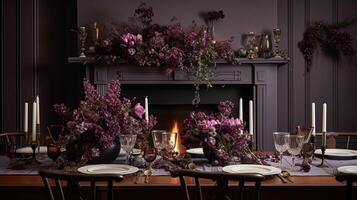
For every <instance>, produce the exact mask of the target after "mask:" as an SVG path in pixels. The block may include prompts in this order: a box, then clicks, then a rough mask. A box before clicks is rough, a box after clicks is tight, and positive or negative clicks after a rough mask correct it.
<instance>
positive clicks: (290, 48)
mask: <svg viewBox="0 0 357 200" xmlns="http://www.w3.org/2000/svg"><path fill="white" fill-rule="evenodd" d="M293 4H294V1H293V0H288V52H289V57H290V59H291V60H292V61H294V53H293V52H294V47H295V45H294V23H293V22H294V5H293ZM288 113H289V115H288V118H289V120H288V130H293V128H294V124H295V123H294V62H289V65H288Z"/></svg>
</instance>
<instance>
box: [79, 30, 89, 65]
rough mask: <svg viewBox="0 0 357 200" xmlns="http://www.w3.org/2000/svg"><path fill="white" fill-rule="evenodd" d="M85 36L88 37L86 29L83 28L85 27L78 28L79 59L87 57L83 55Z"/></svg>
mask: <svg viewBox="0 0 357 200" xmlns="http://www.w3.org/2000/svg"><path fill="white" fill-rule="evenodd" d="M87 36H88V33H87V27H85V26H81V27H79V30H78V37H79V43H80V53H79V57H80V58H85V57H87V56H86V54H85V51H86V40H87Z"/></svg>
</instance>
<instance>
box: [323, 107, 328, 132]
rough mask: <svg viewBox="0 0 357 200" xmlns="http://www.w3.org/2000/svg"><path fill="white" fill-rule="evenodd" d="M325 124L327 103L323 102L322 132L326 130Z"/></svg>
mask: <svg viewBox="0 0 357 200" xmlns="http://www.w3.org/2000/svg"><path fill="white" fill-rule="evenodd" d="M326 124H327V104H326V103H324V104H323V105H322V132H326Z"/></svg>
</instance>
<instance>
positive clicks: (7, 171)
mask: <svg viewBox="0 0 357 200" xmlns="http://www.w3.org/2000/svg"><path fill="white" fill-rule="evenodd" d="M42 157H43V158H42V159H43V160H41V161H42V164H41V165H25V166H22V167H16V168H9V162H10V160H9V158H7V157H6V156H0V199H26V200H30V199H36V200H39V199H48V197H47V193H46V190H45V187H44V184H43V182H42V179H41V177H40V176H39V175H38V170H39V168H40V167H53V166H54V165H53V161H52V160H50V159H49V158H48V157H46V156H45V155H43V156H42ZM120 162H122V158H119V157H118V159H117V160H116V161H115V162H114V163H120ZM320 162H321V160H320V159H319V158H317V157H315V158H314V159H313V161H312V164H311V169H310V171H308V172H304V171H302V170H295V171H290V176H289V177H287V178H284V177H278V176H269V177H267V178H266V179H265V180H264V181H263V182H262V185H261V199H262V200H265V199H288V200H295V199H296V200H309V199H311V200H317V199H323V200H329V199H331V200H332V199H342V198H344V195H345V184H344V183H341V182H338V181H336V180H335V176H334V174H335V173H336V169H337V167H339V166H345V165H357V160H356V159H353V160H329V159H326V160H325V166H324V167H322V168H321V167H317V165H318V164H319V163H320ZM267 163H268V164H269V165H271V166H276V167H279V168H283V169H289V167H291V158H290V156H283V159H282V162H270V161H267ZM297 163H299V161H298V162H297ZM197 169H198V170H203V171H222V166H214V165H210V164H204V165H197ZM76 173H78V172H76ZM186 181H187V183H188V186H189V187H192V191H193V189H194V188H193V187H194V179H190V178H187V180H186ZM201 186H202V187H203V193H204V195H205V196H207V197H212V195H214V186H215V183H214V182H213V181H211V180H202V181H201ZM236 186H237V183H235V182H230V183H229V189H230V190H229V193H234V192H235V190H236ZM86 190H88V191H89V190H90V183H81V191H84V192H83V194H85V191H86ZM244 193H245V194H246V197H247V198H249V196H251V195H252V194H253V183H247V184H246V187H245V191H244ZM105 195H106V193H105V183H98V184H97V199H102V198H103V199H105V197H106V196H105ZM114 197H115V199H130V200H134V199H155V200H161V199H162V200H164V199H165V200H167V199H170V200H176V199H177V200H182V199H184V192H183V191H182V190H181V188H180V181H179V179H178V178H172V177H171V176H170V172H169V171H167V170H165V169H155V168H154V169H153V171H152V176H151V177H150V178H149V182H148V183H146V182H145V176H143V174H140V173H135V174H130V175H125V176H124V180H123V181H122V182H118V183H114Z"/></svg>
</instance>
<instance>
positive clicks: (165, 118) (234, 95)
mask: <svg viewBox="0 0 357 200" xmlns="http://www.w3.org/2000/svg"><path fill="white" fill-rule="evenodd" d="M193 92H194V88H193V85H190V84H186V85H182V84H180V85H175V84H170V85H162V84H147V85H145V84H123V85H122V96H124V97H127V98H130V99H133V98H135V99H136V101H137V102H140V103H141V104H142V105H144V99H145V97H146V96H148V98H149V113H150V114H152V115H154V116H156V117H157V120H158V124H157V125H156V127H155V129H163V130H167V131H171V130H172V128H173V126H174V123H175V122H176V123H177V126H178V130H179V131H178V136H179V134H180V131H181V130H182V125H183V124H182V123H183V121H184V119H185V118H187V117H188V116H189V114H190V113H191V112H192V111H203V112H206V113H210V112H217V111H218V108H217V105H218V103H219V102H220V101H225V100H230V101H232V102H233V103H234V105H235V107H234V109H233V111H232V114H233V116H234V117H238V107H239V98H243V119H244V121H245V122H246V124H248V123H249V122H248V115H249V113H248V107H249V105H248V104H249V100H251V99H253V86H252V85H213V88H210V89H208V90H206V88H205V86H202V88H201V103H200V104H199V105H198V106H194V105H192V98H193ZM179 148H180V149H182V148H183V147H179Z"/></svg>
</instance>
